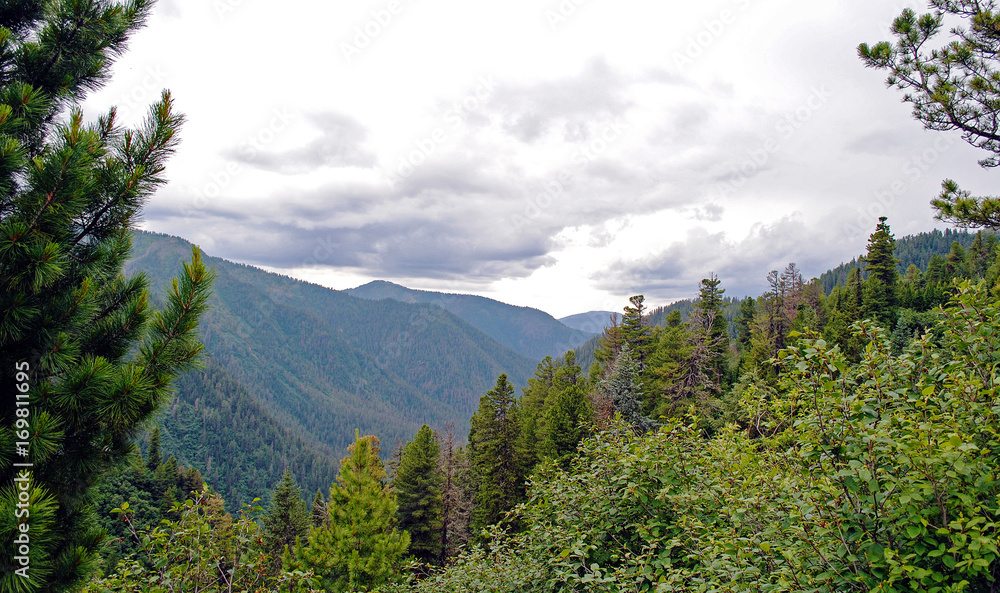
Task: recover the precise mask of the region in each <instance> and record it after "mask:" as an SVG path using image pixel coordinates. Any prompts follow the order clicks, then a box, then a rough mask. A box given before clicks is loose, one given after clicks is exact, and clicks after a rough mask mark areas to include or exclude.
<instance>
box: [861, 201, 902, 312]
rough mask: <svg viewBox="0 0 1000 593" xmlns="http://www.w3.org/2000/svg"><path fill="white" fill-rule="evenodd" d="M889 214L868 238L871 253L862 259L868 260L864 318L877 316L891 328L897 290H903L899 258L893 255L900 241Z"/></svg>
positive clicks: (881, 218) (864, 294)
mask: <svg viewBox="0 0 1000 593" xmlns="http://www.w3.org/2000/svg"><path fill="white" fill-rule="evenodd" d="M885 221H886V217H884V216H882V217H880V218H879V219H878V224H877V225H876V226H875V232H874V233H872V234H871V236H870V237H869V238H868V253H867V254H866V255H865V256H864V257H863V258H862V260H861V261H863V262H864V263H865V273H866V274H867V275H868V277H867V278H866V279H865V284H864V288H863V293H862V294H863V298H862V302H863V309H862V310H863V317H865V318H870V319H877V320H878V321H880V322H881V323H882V324H883V325H885V326H886V327H887V328H889V329H891V328H892V324H893V322H894V321H895V318H896V311H897V304H898V303H897V301H898V298H897V293H898V291H899V271H898V270H897V269H896V264H898V263H899V260H898V259H896V258H895V257H894V256H893V252H894V251H895V250H896V240H895V239H894V238H893V236H892V233H891V232H889V225H888V224H886V222H885Z"/></svg>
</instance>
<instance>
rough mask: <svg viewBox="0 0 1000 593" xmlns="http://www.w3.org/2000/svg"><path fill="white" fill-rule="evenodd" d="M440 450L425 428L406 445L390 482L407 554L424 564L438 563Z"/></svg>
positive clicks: (440, 495) (441, 485)
mask: <svg viewBox="0 0 1000 593" xmlns="http://www.w3.org/2000/svg"><path fill="white" fill-rule="evenodd" d="M440 457H441V447H440V445H439V444H438V441H437V438H436V437H435V436H434V433H433V431H431V429H430V427H429V426H427V425H426V424H424V425H423V426H421V427H420V430H418V431H417V434H416V436H415V437H414V438H413V441H411V442H409V443H407V444H406V447H405V448H404V450H403V458H402V460H401V461H400V463H399V470H398V471H397V473H396V478H395V479H394V480H393V487H394V488H395V489H396V496H397V499H398V500H399V528H400V529H405V530H406V531H407V532H409V534H410V554H412V555H413V556H414V557H415V558H417V560H419V561H421V562H424V563H428V564H430V563H436V562H438V561H439V560H440V559H441V530H442V528H443V526H444V524H443V521H442V513H443V508H442V505H443V501H442V488H443V482H444V479H443V476H442V475H441V472H440V471H439V463H440Z"/></svg>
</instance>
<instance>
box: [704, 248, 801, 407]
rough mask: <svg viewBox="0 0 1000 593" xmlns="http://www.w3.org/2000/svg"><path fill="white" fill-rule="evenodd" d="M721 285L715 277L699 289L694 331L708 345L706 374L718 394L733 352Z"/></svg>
mask: <svg viewBox="0 0 1000 593" xmlns="http://www.w3.org/2000/svg"><path fill="white" fill-rule="evenodd" d="M793 265H794V264H793ZM721 282H722V281H721V280H719V279H718V277H716V275H715V274H712V275H710V276H709V277H708V278H704V279H702V281H701V285H700V286H699V288H698V300H697V301H695V303H694V309H695V313H694V316H693V318H692V320H691V324H692V326H693V327H694V332H693V335H697V336H698V337H699V339H701V340H703V341H704V342H705V343H704V349H705V355H706V359H705V364H707V365H708V367H707V369H706V370H707V372H708V376H709V377H710V378H711V379H712V382H713V384H714V385H715V391H716V392H717V391H718V390H721V388H722V379H723V371H724V370H725V368H726V355H727V353H728V352H729V334H727V333H726V325H727V323H726V318H725V316H723V314H722V293H724V292H726V291H725V289H722V288H719V284H720V283H721Z"/></svg>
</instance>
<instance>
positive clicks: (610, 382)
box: [597, 344, 656, 434]
mask: <svg viewBox="0 0 1000 593" xmlns="http://www.w3.org/2000/svg"><path fill="white" fill-rule="evenodd" d="M597 389H598V390H599V391H601V392H602V393H604V395H605V396H606V397H607V398H608V399H610V400H611V404H612V406H613V408H614V411H615V412H617V413H619V414H621V416H622V419H623V420H624V421H625V422H627V423H628V424H629V426H631V427H632V430H634V431H635V432H636V433H637V434H644V433H647V432H649V431H651V430H653V429H654V428H656V423H655V422H653V421H652V420H650V419H649V418H647V417H646V416H645V415H643V413H642V385H641V382H640V380H639V363H638V362H636V360H635V358H634V357H633V356H632V349H631V348H629V347H628V345H627V344H626V345H625V346H622V350H621V352H620V353H619V354H618V358H617V359H615V361H614V363H613V364H612V365H611V369H610V373H608V374H607V375H606V376H605V378H604V379H602V380H601V382H600V383H598V385H597Z"/></svg>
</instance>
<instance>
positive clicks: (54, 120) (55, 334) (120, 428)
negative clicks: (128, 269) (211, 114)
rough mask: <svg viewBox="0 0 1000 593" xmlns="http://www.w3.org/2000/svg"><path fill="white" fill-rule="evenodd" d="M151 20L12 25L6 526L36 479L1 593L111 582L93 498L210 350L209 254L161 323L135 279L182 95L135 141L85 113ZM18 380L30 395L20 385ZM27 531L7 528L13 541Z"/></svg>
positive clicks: (27, 5)
mask: <svg viewBox="0 0 1000 593" xmlns="http://www.w3.org/2000/svg"><path fill="white" fill-rule="evenodd" d="M151 9H152V2H151V1H150V0H131V1H129V2H120V3H119V2H114V1H112V0H94V1H88V2H42V1H41V0H36V1H31V0H22V1H19V2H16V3H14V4H9V3H8V4H5V5H4V7H3V8H2V9H0V72H2V73H3V74H2V76H0V146H2V150H0V373H2V379H3V380H2V381H0V515H2V516H3V517H8V518H9V517H14V516H15V514H14V511H15V505H16V504H17V501H16V489H15V488H14V482H13V480H14V478H15V476H16V475H17V474H18V471H22V470H21V468H15V467H14V465H13V464H14V463H26V462H28V463H31V464H32V465H33V467H32V468H31V497H32V501H33V502H32V513H31V517H30V530H29V534H28V535H29V536H30V540H31V546H30V566H31V569H30V573H29V576H28V578H27V579H24V578H21V577H20V576H18V575H16V574H15V570H16V569H17V568H19V565H18V564H16V563H15V560H14V553H13V552H14V547H13V546H2V549H0V589H4V590H13V591H41V590H44V591H67V590H72V589H75V588H78V587H79V585H80V584H81V583H83V582H84V581H85V580H87V579H88V578H89V577H90V575H91V574H92V573H93V572H94V570H96V568H97V567H98V562H99V557H98V550H99V549H100V547H101V545H102V541H103V534H102V530H100V529H99V527H98V524H97V521H96V519H95V517H94V515H93V511H92V510H91V509H92V507H91V504H90V502H91V501H90V496H89V495H90V492H91V489H92V487H93V486H94V484H95V483H96V482H97V481H98V480H99V479H100V477H101V476H102V474H104V473H105V472H107V471H108V470H109V469H110V468H112V467H114V466H115V465H116V464H118V463H120V462H121V461H122V460H123V459H124V458H125V457H126V455H128V453H129V452H130V451H132V450H134V447H135V445H134V440H135V438H136V437H137V436H138V434H139V433H140V432H141V431H142V430H143V429H144V428H146V423H147V422H148V420H149V419H150V418H151V417H152V415H153V414H154V413H155V412H156V411H157V410H158V409H160V407H161V406H162V405H163V403H164V402H165V401H167V399H168V398H169V397H170V383H171V380H172V379H173V378H174V377H175V376H176V374H177V373H178V372H179V371H181V370H184V369H186V368H189V367H190V366H191V364H192V363H193V362H194V360H195V358H196V355H197V354H198V352H199V351H200V349H201V346H200V344H198V342H197V339H196V335H195V330H196V326H197V321H198V318H199V316H200V314H201V312H202V311H203V310H204V309H205V307H206V304H207V300H208V290H209V285H210V280H211V275H210V273H209V272H208V271H207V270H206V269H205V267H204V266H203V265H202V262H201V259H200V256H199V255H198V253H197V252H196V253H195V255H194V259H193V261H192V263H191V264H190V265H188V266H185V269H184V272H183V275H182V276H181V278H180V280H179V281H177V282H175V284H174V286H173V288H172V291H171V292H170V294H169V295H168V297H167V305H166V309H165V310H163V311H161V312H154V311H152V310H151V309H150V296H149V293H148V291H147V285H148V282H147V281H146V279H145V278H144V277H143V276H141V275H139V276H133V277H125V276H123V275H122V266H123V264H124V262H125V260H126V259H127V258H128V255H129V247H130V235H129V230H130V228H132V226H133V223H134V220H135V217H136V215H137V213H138V212H139V211H140V209H141V207H142V205H143V203H144V202H145V200H146V199H147V198H148V197H149V195H151V193H152V192H153V191H154V190H155V189H156V187H158V186H159V185H161V184H162V183H163V182H164V177H163V170H164V163H165V160H166V159H167V157H168V156H169V155H170V154H171V153H172V152H173V150H174V147H175V145H176V143H177V136H176V131H177V130H178V128H179V126H180V124H181V120H182V119H181V117H180V116H179V115H177V114H176V113H174V110H173V101H172V99H171V98H170V95H169V94H167V93H164V94H163V96H162V98H161V99H160V101H159V102H158V103H157V104H155V105H154V106H153V107H152V109H151V111H150V115H149V117H148V119H147V120H146V122H145V124H143V126H142V127H141V128H140V129H138V130H125V129H123V128H122V127H121V126H120V125H119V124H118V122H117V121H116V117H115V112H114V110H111V111H110V112H108V113H106V114H104V115H103V116H102V117H100V118H99V119H98V120H97V121H96V122H94V123H90V124H88V123H86V122H85V119H84V115H83V113H82V112H81V111H80V109H79V107H77V106H78V105H80V104H82V103H83V101H84V99H85V96H86V93H87V92H88V91H90V90H93V89H97V88H99V87H100V86H101V85H102V84H103V82H104V81H105V80H106V78H107V77H108V75H109V71H110V70H109V69H110V67H111V64H112V63H113V61H114V59H115V58H116V57H118V56H119V55H120V54H121V53H122V52H123V51H124V49H125V44H126V42H127V41H128V39H129V37H130V36H131V35H132V34H133V33H134V32H135V31H136V30H137V29H139V28H140V27H141V26H142V25H143V23H144V22H145V20H146V18H147V17H148V15H149V14H150V11H151ZM16 370H20V371H21V372H22V377H23V378H24V379H26V380H23V381H22V380H17V381H15V379H18V375H17V374H16V372H15V371H16ZM15 385H24V386H25V389H23V390H20V391H26V392H27V394H28V399H27V401H28V402H30V405H29V406H28V407H27V408H21V409H27V410H28V411H29V416H28V417H27V418H26V419H25V418H23V417H22V418H18V417H17V416H16V415H15V401H16V400H17V394H18V393H19V392H20V391H19V390H17V389H15ZM22 399H23V398H22ZM17 420H21V421H22V423H23V422H24V421H26V422H27V423H28V427H27V428H23V427H17V425H16V422H17ZM22 435H23V436H26V437H28V438H22ZM18 442H22V443H26V444H24V445H18V444H17V443H18ZM15 446H16V448H15ZM15 470H18V471H15ZM16 531H18V524H17V523H16V522H14V521H7V520H5V521H2V522H0V540H2V541H6V542H11V541H13V540H14V538H15V532H16Z"/></svg>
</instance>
